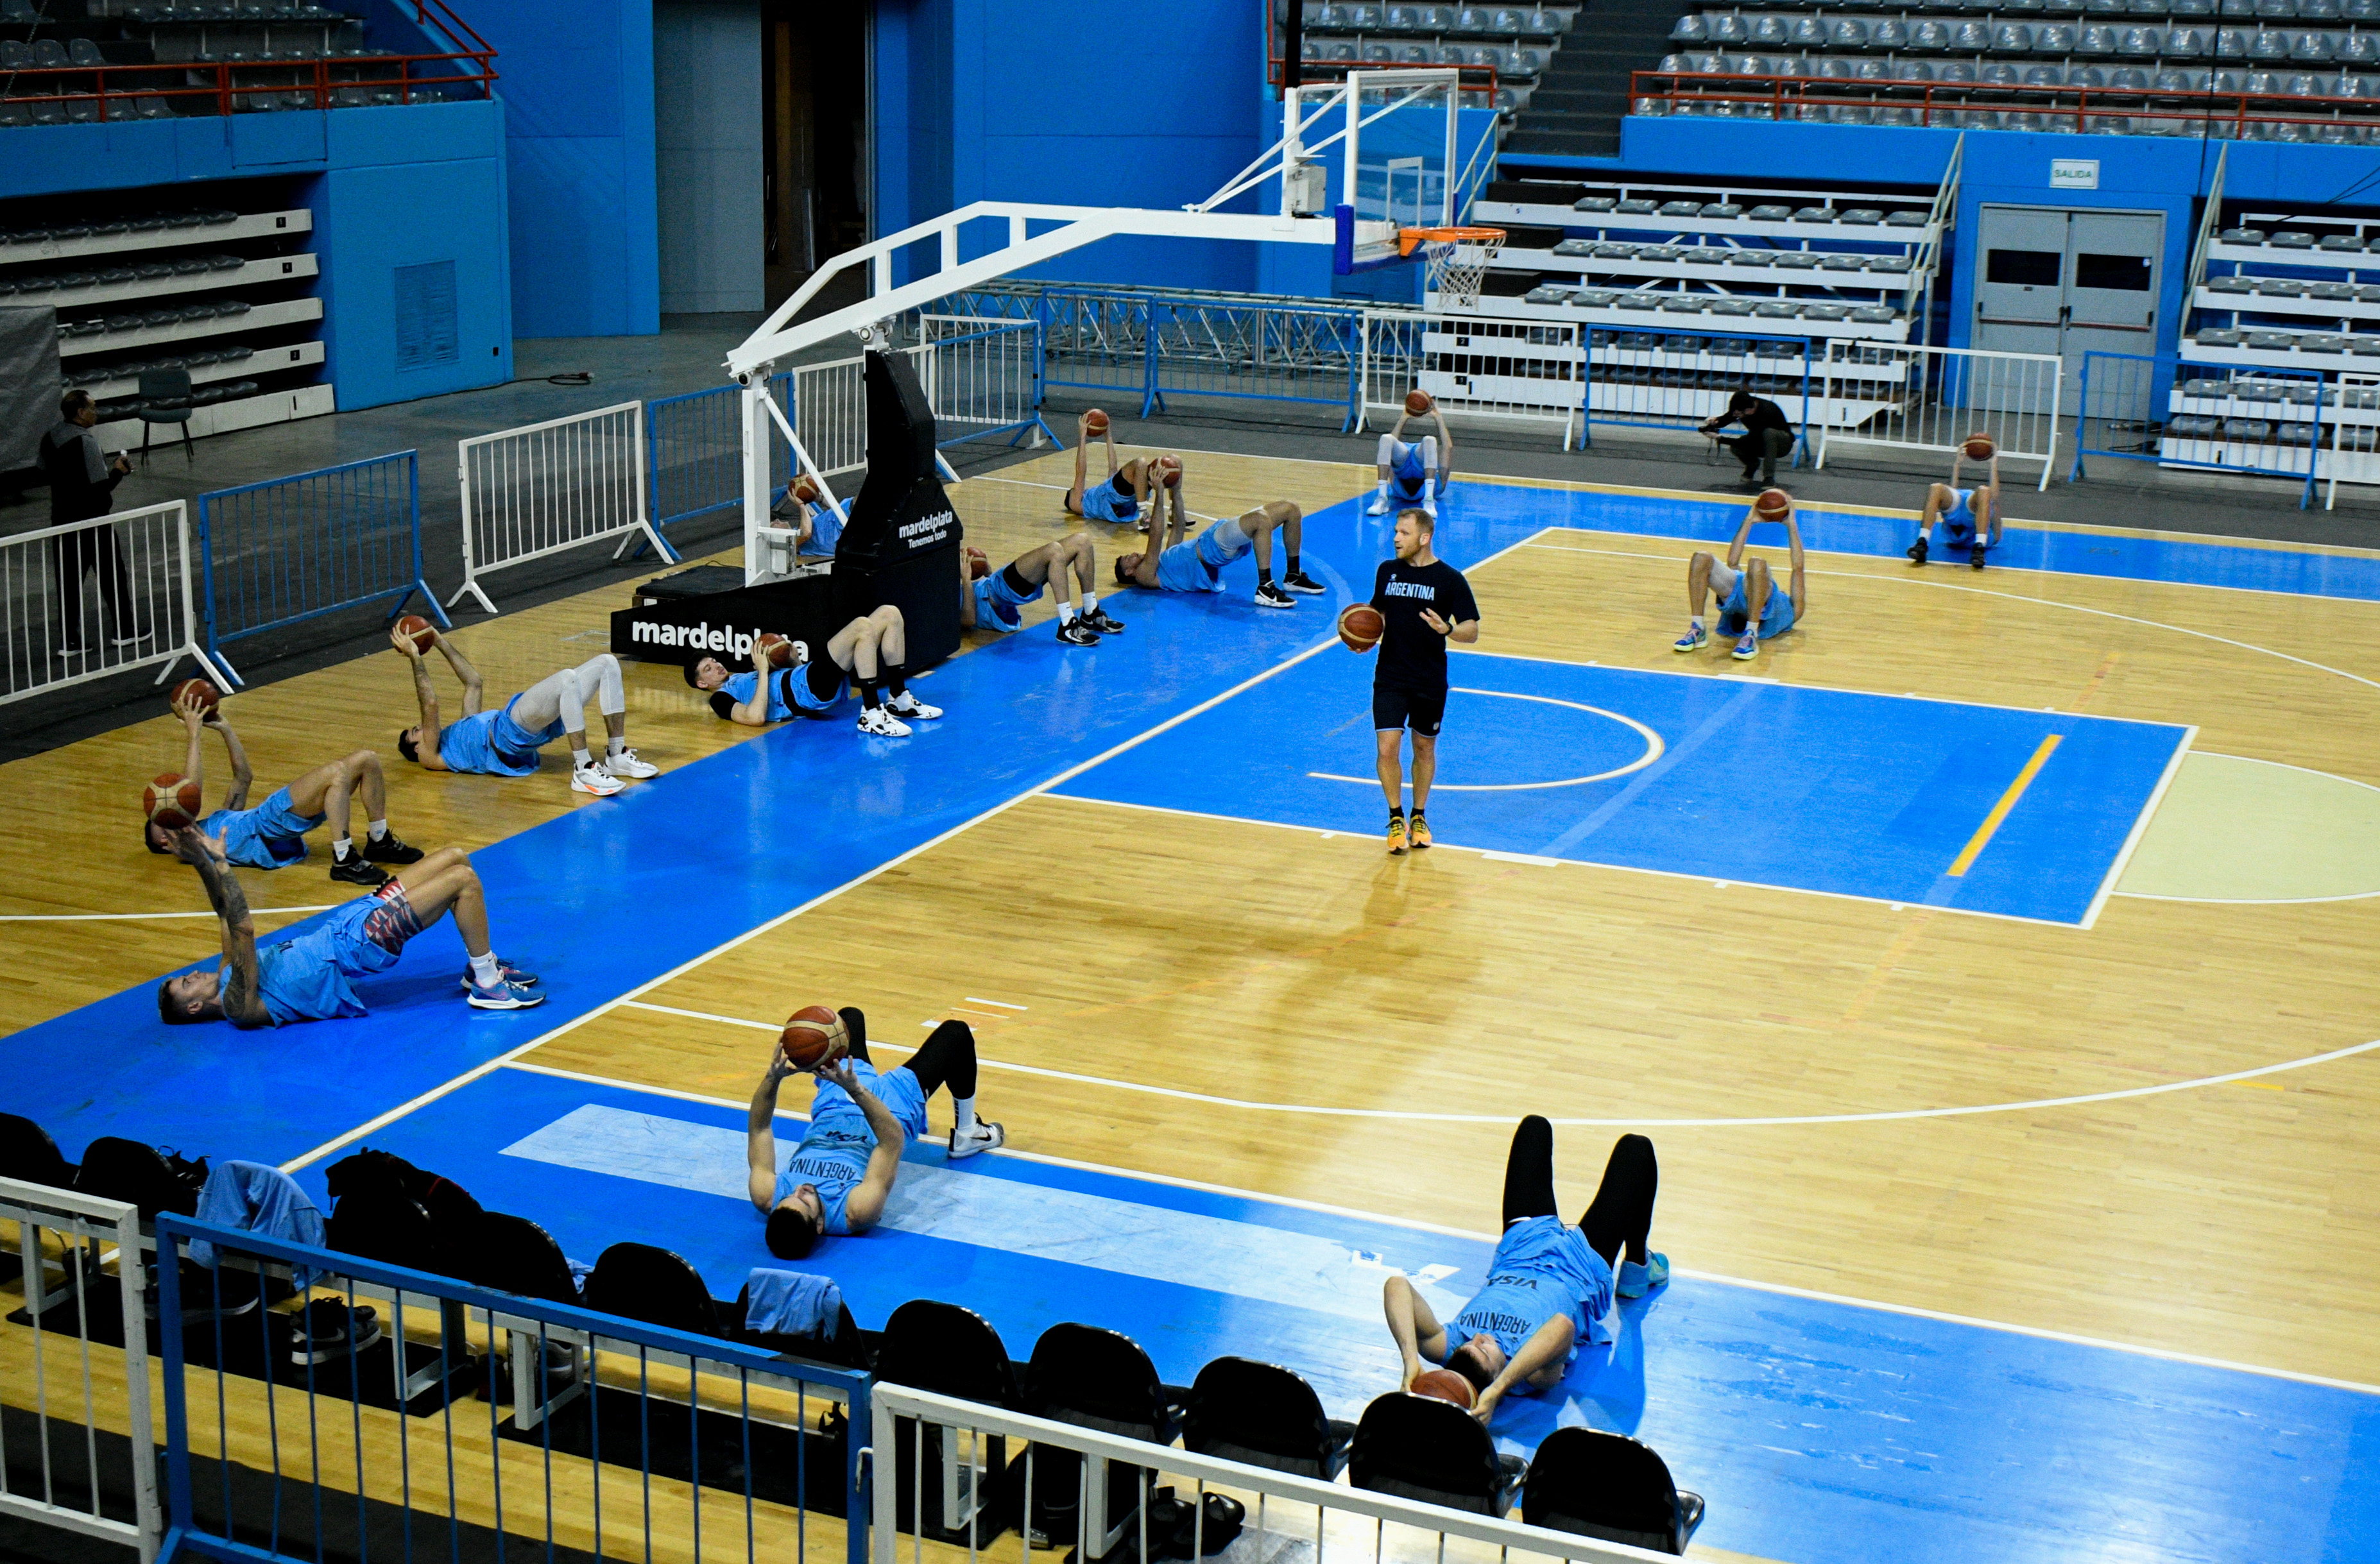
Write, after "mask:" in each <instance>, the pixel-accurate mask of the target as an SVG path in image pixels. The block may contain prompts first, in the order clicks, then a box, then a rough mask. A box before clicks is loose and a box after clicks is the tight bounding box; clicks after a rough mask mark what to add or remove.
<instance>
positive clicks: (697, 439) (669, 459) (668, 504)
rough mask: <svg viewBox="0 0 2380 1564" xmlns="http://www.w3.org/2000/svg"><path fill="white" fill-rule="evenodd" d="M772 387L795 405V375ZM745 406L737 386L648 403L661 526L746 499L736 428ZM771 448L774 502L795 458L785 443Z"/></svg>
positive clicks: (782, 401)
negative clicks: (793, 399) (741, 410)
mask: <svg viewBox="0 0 2380 1564" xmlns="http://www.w3.org/2000/svg"><path fill="white" fill-rule="evenodd" d="M769 387H770V390H771V392H773V393H774V394H775V395H776V398H777V401H778V403H779V405H780V406H789V405H790V403H789V398H790V397H791V396H792V395H793V388H794V377H793V376H792V375H791V374H779V375H774V376H771V378H770V381H769ZM740 407H741V401H740V398H739V396H738V394H737V388H736V387H735V386H732V385H715V386H712V387H711V388H710V389H709V390H708V391H689V392H686V394H683V395H679V396H664V397H662V398H661V399H660V400H658V401H653V402H648V403H646V404H645V438H646V440H647V442H648V443H649V446H650V451H649V454H648V455H647V457H646V462H645V467H646V470H647V471H648V472H649V473H650V474H651V479H652V500H651V507H652V510H651V514H652V518H653V525H654V526H655V527H673V526H675V525H676V524H677V523H679V522H681V521H692V520H693V519H694V518H695V517H697V516H703V515H712V514H714V513H716V512H719V511H729V510H734V509H735V508H736V507H738V506H740V505H741V504H743V503H744V443H743V441H742V439H741V438H740V437H739V436H738V434H737V432H736V428H735V420H736V417H737V414H738V412H739V410H740ZM771 450H772V451H773V452H774V453H775V456H774V461H773V470H772V472H771V479H772V488H773V490H774V493H772V494H771V503H774V501H775V499H776V498H777V497H778V496H780V495H782V494H783V492H784V487H785V482H786V475H787V472H788V469H789V468H790V467H791V465H792V462H791V457H790V455H789V453H788V452H787V451H786V449H785V448H784V447H783V445H781V444H780V445H772V446H771Z"/></svg>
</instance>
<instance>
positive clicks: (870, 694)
mask: <svg viewBox="0 0 2380 1564" xmlns="http://www.w3.org/2000/svg"><path fill="white" fill-rule="evenodd" d="M851 682H852V683H853V684H855V685H858V686H859V704H860V705H862V706H864V707H866V708H867V709H868V710H870V711H873V710H875V709H877V708H878V707H879V706H880V705H882V704H883V700H882V698H881V697H880V696H879V695H878V694H877V690H876V681H875V680H873V679H863V678H861V677H860V676H859V675H858V674H856V673H855V674H853V675H852V676H851Z"/></svg>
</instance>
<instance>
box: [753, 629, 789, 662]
mask: <svg viewBox="0 0 2380 1564" xmlns="http://www.w3.org/2000/svg"><path fill="white" fill-rule="evenodd" d="M753 644H754V645H755V646H758V647H759V648H760V649H762V650H764V651H766V652H767V653H768V654H769V666H770V667H771V668H791V667H792V666H793V665H794V643H793V642H791V641H789V640H787V639H785V637H783V636H780V635H778V634H777V633H776V632H775V631H774V630H763V631H762V632H760V638H759V640H757V641H755V642H754V643H753Z"/></svg>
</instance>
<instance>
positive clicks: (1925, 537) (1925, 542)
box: [1909, 434, 2000, 570]
mask: <svg viewBox="0 0 2380 1564" xmlns="http://www.w3.org/2000/svg"><path fill="white" fill-rule="evenodd" d="M1984 438H1985V437H1984V436H1982V435H1979V434H1978V435H1969V436H1968V437H1967V443H1973V442H1974V441H1978V440H1982V439H1984ZM1967 459H1968V458H1967V451H1966V443H1961V446H1960V448H1959V453H1958V455H1955V456H1953V457H1951V458H1950V481H1949V482H1948V483H1937V484H1935V485H1934V486H1933V487H1932V488H1930V489H1928V490H1926V491H1925V510H1924V511H1923V512H1921V513H1920V514H1919V515H1918V517H1917V541H1916V542H1914V543H1912V544H1911V545H1910V546H1909V563H1910V564H1925V558H1926V555H1927V553H1928V552H1931V540H1932V539H1933V536H1934V528H1935V527H1936V525H1937V524H1939V525H1940V527H1941V528H1942V543H1943V546H1944V547H1945V548H1951V549H1964V550H1966V551H1967V563H1968V564H1970V565H1973V567H1974V568H1975V569H1977V570H1981V569H1983V568H1984V552H1985V550H1986V549H1997V548H1998V547H1999V545H2000V454H1999V449H1998V446H1994V447H1993V449H1992V454H1991V455H1990V456H1989V457H1987V458H1985V464H1984V466H1985V475H1984V481H1983V482H1981V483H1979V484H1977V485H1976V486H1974V487H1973V488H1972V489H1961V488H1960V487H1959V469H1960V468H1961V467H1964V466H1965V465H1966V463H1967Z"/></svg>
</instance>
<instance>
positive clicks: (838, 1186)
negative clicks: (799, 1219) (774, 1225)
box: [769, 1059, 926, 1233]
mask: <svg viewBox="0 0 2380 1564" xmlns="http://www.w3.org/2000/svg"><path fill="white" fill-rule="evenodd" d="M851 1073H853V1074H854V1075H856V1076H857V1077H858V1079H859V1084H860V1085H862V1086H864V1087H866V1088H867V1089H868V1091H870V1092H873V1093H874V1094H875V1095H876V1100H877V1101H879V1102H880V1103H882V1104H883V1105H884V1106H885V1107H886V1108H887V1109H891V1110H892V1117H893V1118H894V1119H895V1120H896V1121H899V1123H900V1125H901V1128H902V1129H904V1130H905V1131H907V1132H908V1134H909V1138H910V1139H911V1140H917V1139H920V1138H921V1137H923V1136H924V1134H925V1133H926V1094H925V1093H924V1092H922V1091H920V1090H918V1089H917V1076H915V1075H912V1074H911V1073H909V1072H908V1069H907V1068H906V1067H905V1066H904V1067H902V1068H900V1069H896V1070H887V1071H885V1072H883V1073H881V1074H879V1073H877V1069H876V1066H874V1065H872V1064H870V1063H868V1061H866V1060H864V1059H855V1060H853V1061H851ZM875 1152H876V1132H875V1131H873V1130H871V1129H869V1128H868V1115H867V1114H865V1113H863V1112H861V1111H860V1108H859V1104H857V1103H856V1102H854V1101H852V1100H851V1094H850V1093H849V1092H846V1091H844V1089H843V1088H842V1087H841V1086H838V1085H835V1084H834V1083H833V1082H832V1081H829V1080H826V1079H824V1078H820V1081H819V1084H818V1095H817V1096H816V1097H812V1098H810V1127H809V1130H808V1132H807V1134H804V1135H803V1136H802V1144H801V1145H799V1146H795V1148H794V1156H793V1160H791V1161H789V1162H787V1163H786V1164H785V1170H784V1171H783V1172H781V1173H779V1174H778V1175H777V1193H776V1195H775V1196H774V1197H773V1198H772V1199H771V1201H770V1202H769V1206H770V1209H771V1210H774V1209H775V1208H776V1207H777V1206H780V1205H782V1204H783V1201H784V1198H785V1196H787V1195H789V1194H793V1193H794V1191H795V1190H796V1189H798V1188H800V1187H801V1186H802V1185H803V1184H810V1185H812V1186H814V1187H815V1188H816V1189H817V1190H818V1194H819V1205H820V1207H822V1208H823V1210H824V1211H825V1214H826V1220H825V1222H824V1224H823V1225H822V1226H821V1227H820V1230H819V1231H821V1232H828V1233H848V1232H849V1231H851V1223H850V1221H849V1220H848V1219H847V1218H845V1217H844V1209H843V1208H844V1202H845V1201H847V1200H849V1199H850V1198H851V1192H852V1191H853V1190H855V1189H856V1188H858V1187H859V1181H860V1180H861V1179H863V1178H866V1177H867V1176H868V1158H870V1157H871V1156H873V1155H875Z"/></svg>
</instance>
